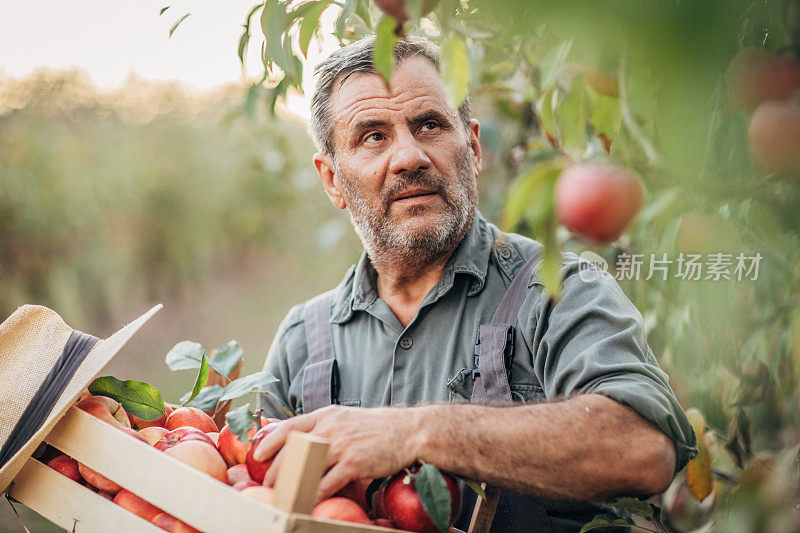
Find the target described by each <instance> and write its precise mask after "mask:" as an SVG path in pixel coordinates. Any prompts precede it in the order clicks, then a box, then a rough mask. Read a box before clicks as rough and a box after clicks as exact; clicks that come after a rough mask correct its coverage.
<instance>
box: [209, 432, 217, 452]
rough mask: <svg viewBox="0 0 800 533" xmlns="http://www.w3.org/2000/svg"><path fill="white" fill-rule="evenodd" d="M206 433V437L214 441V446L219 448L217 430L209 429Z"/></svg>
mask: <svg viewBox="0 0 800 533" xmlns="http://www.w3.org/2000/svg"><path fill="white" fill-rule="evenodd" d="M206 435H208V438H209V439H211V442H213V443H214V447H215V448H217V450H219V431H209V432H208V433H206Z"/></svg>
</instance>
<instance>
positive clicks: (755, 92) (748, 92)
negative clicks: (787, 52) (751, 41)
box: [725, 48, 800, 112]
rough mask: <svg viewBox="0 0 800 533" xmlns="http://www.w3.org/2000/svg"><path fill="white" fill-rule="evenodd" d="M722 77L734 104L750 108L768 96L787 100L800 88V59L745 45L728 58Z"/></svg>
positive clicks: (745, 108) (742, 107)
mask: <svg viewBox="0 0 800 533" xmlns="http://www.w3.org/2000/svg"><path fill="white" fill-rule="evenodd" d="M725 79H726V81H727V82H728V89H729V92H730V96H731V101H732V102H733V104H734V105H735V106H736V107H739V108H741V109H744V110H746V111H748V112H750V111H752V110H754V109H755V108H757V107H758V106H759V105H761V104H762V103H763V102H766V101H768V100H787V99H789V98H791V97H792V95H793V94H794V93H796V92H797V91H798V90H800V62H798V61H797V60H795V59H794V58H792V57H789V56H777V55H774V54H771V53H769V52H767V51H765V50H762V49H759V48H745V49H743V50H741V51H740V52H739V53H738V54H736V55H735V56H734V58H733V59H732V60H731V62H730V64H729V65H728V70H727V72H726V74H725Z"/></svg>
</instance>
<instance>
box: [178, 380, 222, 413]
mask: <svg viewBox="0 0 800 533" xmlns="http://www.w3.org/2000/svg"><path fill="white" fill-rule="evenodd" d="M224 390H225V387H223V386H221V385H209V386H208V387H203V389H202V390H201V391H200V392H199V393H198V394H197V396H195V397H194V398H193V399H192V397H191V396H192V392H193V391H192V392H187V393H186V394H184V395H183V397H182V398H181V399H180V400H179V401H180V403H181V405H185V406H186V407H195V408H197V409H200V410H201V411H210V410H212V409H214V408H216V406H217V404H218V403H219V397H220V396H222V391H224Z"/></svg>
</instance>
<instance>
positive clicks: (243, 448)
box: [217, 417, 272, 466]
mask: <svg viewBox="0 0 800 533" xmlns="http://www.w3.org/2000/svg"><path fill="white" fill-rule="evenodd" d="M270 422H272V420H271V419H269V418H264V417H261V427H264V426H266V425H267V424H269V423H270ZM256 431H257V429H256V428H255V427H252V428H250V429H249V430H248V431H247V438H248V439H252V438H253V436H254V435H255V434H256ZM249 447H250V443H249V442H242V441H241V440H239V437H238V436H237V435H234V434H233V432H231V428H230V426H229V425H228V424H225V426H224V427H223V428H222V430H221V431H220V432H219V441H218V442H217V448H218V449H219V453H221V454H222V457H223V458H224V459H225V462H226V463H228V466H233V465H238V464H242V463H244V462H245V459H246V458H247V449H248V448H249Z"/></svg>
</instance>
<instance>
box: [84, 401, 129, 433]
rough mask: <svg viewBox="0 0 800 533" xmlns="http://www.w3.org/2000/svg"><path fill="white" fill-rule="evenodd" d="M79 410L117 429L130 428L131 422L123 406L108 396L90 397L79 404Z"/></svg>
mask: <svg viewBox="0 0 800 533" xmlns="http://www.w3.org/2000/svg"><path fill="white" fill-rule="evenodd" d="M78 409H81V410H82V411H86V412H87V413H89V414H90V415H92V416H94V417H96V418H99V419H100V420H102V421H103V422H106V423H108V424H111V425H112V426H116V427H123V428H129V427H131V422H130V420H128V413H126V412H125V409H123V408H122V404H121V403H119V402H118V401H116V400H112V399H111V398H108V397H106V396H88V397H87V398H84V399H83V400H81V401H80V402H78Z"/></svg>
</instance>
